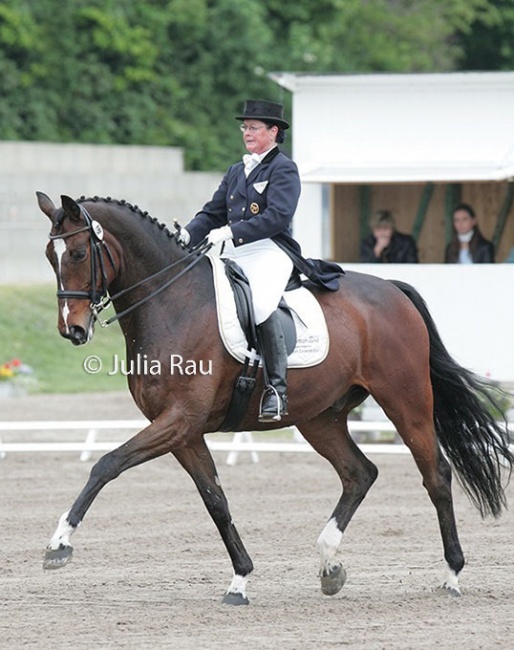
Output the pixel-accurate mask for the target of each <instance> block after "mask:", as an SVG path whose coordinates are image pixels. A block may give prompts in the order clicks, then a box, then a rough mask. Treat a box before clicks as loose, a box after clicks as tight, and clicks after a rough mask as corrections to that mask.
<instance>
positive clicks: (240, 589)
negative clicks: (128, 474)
mask: <svg viewBox="0 0 514 650" xmlns="http://www.w3.org/2000/svg"><path fill="white" fill-rule="evenodd" d="M173 455H174V456H175V457H176V458H177V460H178V461H179V462H180V464H181V465H182V467H184V469H185V470H186V471H187V472H188V473H189V475H190V476H191V478H192V479H193V481H194V483H195V485H196V487H197V489H198V491H199V493H200V496H201V497H202V499H203V502H204V503H205V506H206V508H207V510H208V512H209V514H210V515H211V517H212V519H213V521H214V523H215V524H216V527H217V528H218V530H219V533H220V535H221V537H222V539H223V541H224V543H225V546H226V548H227V551H228V554H229V556H230V559H231V560H232V566H233V569H234V576H233V579H232V582H231V584H230V586H229V588H228V591H227V593H226V594H225V596H224V597H223V603H225V604H228V605H248V602H249V601H248V598H247V597H246V583H247V580H248V577H249V575H250V573H251V572H252V571H253V564H252V560H251V559H250V556H249V555H248V553H247V552H246V549H245V547H244V545H243V542H242V541H241V538H240V537H239V533H238V532H237V530H236V527H235V526H234V523H233V521H232V517H231V516H230V512H229V507H228V502H227V499H226V497H225V494H224V492H223V490H222V488H221V483H220V480H219V478H218V475H217V471H216V466H215V465H214V461H213V459H212V456H211V453H210V451H209V449H208V448H207V445H206V444H205V442H204V441H203V439H202V441H201V442H199V443H198V444H197V445H196V446H194V447H184V448H182V449H180V450H174V451H173Z"/></svg>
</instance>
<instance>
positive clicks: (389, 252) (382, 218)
mask: <svg viewBox="0 0 514 650" xmlns="http://www.w3.org/2000/svg"><path fill="white" fill-rule="evenodd" d="M370 228H371V234H370V235H368V237H366V238H365V239H363V240H362V242H361V251H360V259H359V261H360V262H371V263H376V262H382V263H391V264H416V263H418V262H419V259H418V249H417V246H416V242H415V241H414V238H413V237H411V235H405V234H403V233H400V232H398V231H397V230H396V226H395V222H394V217H393V215H392V213H391V212H390V211H389V210H378V212H375V214H374V215H373V217H372V218H371V221H370Z"/></svg>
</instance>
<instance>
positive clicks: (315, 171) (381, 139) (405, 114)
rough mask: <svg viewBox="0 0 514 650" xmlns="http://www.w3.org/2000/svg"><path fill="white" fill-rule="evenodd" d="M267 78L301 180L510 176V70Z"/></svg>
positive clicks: (513, 135) (513, 133) (513, 75)
mask: <svg viewBox="0 0 514 650" xmlns="http://www.w3.org/2000/svg"><path fill="white" fill-rule="evenodd" d="M270 76H271V78H272V79H273V80H274V81H276V82H277V83H278V84H279V85H281V86H282V87H284V88H287V89H288V90H290V91H291V92H292V93H293V127H294V158H295V160H296V162H297V164H298V166H299V169H300V174H301V176H302V180H303V181H304V182H315V183H406V182H427V181H433V182H465V181H500V180H505V179H514V72H459V73H437V74H387V73H386V74H367V75H332V74H329V75H324V74H323V75H311V74H294V73H273V74H272V75H270Z"/></svg>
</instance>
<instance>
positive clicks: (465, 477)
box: [392, 280, 514, 517]
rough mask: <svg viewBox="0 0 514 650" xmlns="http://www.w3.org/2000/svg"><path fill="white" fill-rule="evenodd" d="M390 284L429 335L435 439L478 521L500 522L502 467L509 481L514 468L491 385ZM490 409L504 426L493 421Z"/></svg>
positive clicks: (409, 290)
mask: <svg viewBox="0 0 514 650" xmlns="http://www.w3.org/2000/svg"><path fill="white" fill-rule="evenodd" d="M392 283H393V284H394V285H395V286H397V287H398V288H399V289H400V290H401V291H402V292H403V293H404V294H405V295H406V296H407V298H409V300H410V301H411V302H412V303H413V305H414V306H415V307H416V309H417V310H418V311H419V313H420V314H421V316H422V318H423V320H424V321H425V325H426V327H427V330H428V334H429V340H430V377H431V380H432V391H433V394H434V423H435V429H436V434H437V438H438V439H439V442H440V443H441V445H442V447H443V449H444V451H445V452H446V455H447V456H448V458H449V460H450V462H451V464H452V465H453V467H454V468H455V470H456V471H457V474H458V476H459V478H460V482H461V484H462V487H463V488H464V490H465V491H466V492H467V494H468V495H469V497H470V499H471V501H472V502H473V503H474V504H475V505H476V507H477V508H478V509H479V510H480V513H481V515H482V517H484V516H485V515H487V514H492V515H493V516H495V517H498V516H499V515H500V514H501V511H502V508H503V507H506V505H507V504H506V499H505V492H504V489H503V485H502V466H505V468H507V470H508V478H510V475H511V473H512V469H513V466H514V455H513V454H512V452H511V451H510V449H509V432H508V429H507V418H506V416H505V413H504V412H503V410H502V408H501V407H500V406H499V404H498V403H497V402H496V400H495V399H494V397H493V396H492V393H491V384H490V383H488V382H487V381H485V380H483V379H481V378H479V377H478V376H477V375H475V374H473V373H472V372H471V371H469V370H467V369H466V368H463V367H462V366H460V365H459V364H458V363H457V362H456V361H454V360H453V359H452V357H451V356H450V354H449V353H448V350H447V349H446V348H445V347H444V343H443V342H442V340H441V337H440V336H439V333H438V331H437V327H436V325H435V323H434V321H433V319H432V316H431V315H430V313H429V311H428V307H427V305H426V303H425V301H424V300H423V298H422V297H421V296H420V295H419V293H418V292H417V291H416V290H415V289H414V288H413V287H411V286H410V285H408V284H406V283H404V282H400V281H397V280H392ZM488 407H491V408H488ZM492 409H494V411H496V412H499V413H500V414H501V419H503V420H504V422H503V423H501V424H499V423H498V422H497V421H496V418H495V416H494V415H493V414H492V413H491V410H492ZM503 425H505V426H503Z"/></svg>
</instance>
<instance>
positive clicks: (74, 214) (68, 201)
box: [61, 194, 82, 221]
mask: <svg viewBox="0 0 514 650" xmlns="http://www.w3.org/2000/svg"><path fill="white" fill-rule="evenodd" d="M61 204H62V209H63V210H64V212H65V214H66V216H67V217H69V218H70V219H71V220H72V221H79V220H80V218H81V216H82V213H81V211H80V207H79V204H78V203H77V202H76V201H74V200H73V199H72V198H71V197H69V196H66V194H61Z"/></svg>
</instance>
